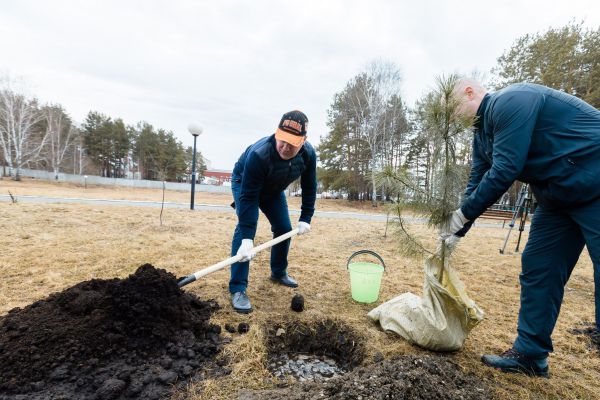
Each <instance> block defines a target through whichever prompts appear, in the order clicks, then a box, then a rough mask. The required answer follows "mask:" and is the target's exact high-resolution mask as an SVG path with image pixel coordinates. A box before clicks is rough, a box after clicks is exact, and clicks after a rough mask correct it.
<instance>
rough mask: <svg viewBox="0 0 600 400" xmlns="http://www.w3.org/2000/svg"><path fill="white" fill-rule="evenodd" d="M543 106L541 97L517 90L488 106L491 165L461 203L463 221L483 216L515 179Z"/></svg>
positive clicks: (519, 171) (522, 165) (525, 158)
mask: <svg viewBox="0 0 600 400" xmlns="http://www.w3.org/2000/svg"><path fill="white" fill-rule="evenodd" d="M543 105H544V96H543V95H542V94H540V93H534V92H529V91H519V90H516V91H511V92H506V93H503V94H501V95H500V96H498V98H497V99H496V101H495V102H494V103H491V104H490V105H489V107H490V109H489V110H488V111H487V112H486V114H487V113H491V114H490V116H489V118H491V121H490V122H491V124H488V125H489V126H491V129H492V135H493V140H494V142H493V143H494V144H493V153H492V166H491V168H490V169H489V170H488V171H487V172H486V173H485V174H484V175H483V177H482V178H481V181H480V182H479V185H477V187H476V188H475V189H474V190H473V192H472V193H471V194H470V195H469V197H468V198H467V199H466V200H465V201H464V202H463V205H462V207H461V210H462V212H463V214H464V216H465V217H466V218H467V219H469V220H474V219H475V218H477V217H479V216H480V215H481V214H483V212H484V211H485V210H486V209H487V208H488V207H489V206H491V205H492V204H494V202H495V201H496V200H497V199H498V198H499V197H500V196H502V194H504V192H506V191H507V190H508V188H509V187H510V185H512V183H513V182H514V181H515V180H516V179H517V177H518V176H519V174H520V173H521V171H522V170H523V167H524V166H525V161H526V160H527V153H528V152H529V145H530V143H531V135H532V134H533V130H534V128H535V124H536V121H537V116H538V114H539V111H540V109H541V108H542V106H543ZM485 118H488V116H487V115H486V117H485ZM485 122H486V121H484V123H485Z"/></svg>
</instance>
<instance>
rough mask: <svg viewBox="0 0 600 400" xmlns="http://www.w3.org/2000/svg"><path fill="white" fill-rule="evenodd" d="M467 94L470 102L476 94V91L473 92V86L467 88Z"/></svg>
mask: <svg viewBox="0 0 600 400" xmlns="http://www.w3.org/2000/svg"><path fill="white" fill-rule="evenodd" d="M465 94H466V95H467V98H468V99H469V100H472V99H473V95H474V94H475V91H474V90H473V88H472V87H471V86H467V87H466V88H465Z"/></svg>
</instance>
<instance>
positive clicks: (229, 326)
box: [225, 324, 236, 333]
mask: <svg viewBox="0 0 600 400" xmlns="http://www.w3.org/2000/svg"><path fill="white" fill-rule="evenodd" d="M225 330H226V331H227V332H229V333H235V332H236V329H235V326H233V325H232V324H225Z"/></svg>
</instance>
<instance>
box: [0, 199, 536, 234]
mask: <svg viewBox="0 0 600 400" xmlns="http://www.w3.org/2000/svg"><path fill="white" fill-rule="evenodd" d="M16 197H17V202H23V203H77V204H92V205H117V206H119V205H120V206H140V207H160V206H161V204H162V203H161V202H160V201H145V200H109V199H84V198H79V197H49V196H16ZM0 201H2V202H10V201H11V199H10V196H9V195H0ZM189 207H190V204H189V203H174V202H165V208H187V209H189ZM194 209H195V210H200V211H220V212H230V213H233V212H234V210H233V208H231V207H230V206H225V205H217V204H195V205H194ZM290 215H300V211H298V210H290ZM315 216H317V217H319V218H338V219H339V218H342V219H361V220H367V221H385V220H386V218H387V217H386V215H385V214H363V213H356V212H345V211H318V210H317V211H315ZM390 219H391V220H393V219H397V218H396V217H390ZM405 220H406V222H408V223H413V224H414V223H417V224H422V223H425V222H426V219H425V218H412V217H409V218H406V219H405ZM477 226H478V227H486V228H502V225H501V224H493V223H477ZM515 228H517V229H518V226H516V227H515ZM527 229H529V226H527Z"/></svg>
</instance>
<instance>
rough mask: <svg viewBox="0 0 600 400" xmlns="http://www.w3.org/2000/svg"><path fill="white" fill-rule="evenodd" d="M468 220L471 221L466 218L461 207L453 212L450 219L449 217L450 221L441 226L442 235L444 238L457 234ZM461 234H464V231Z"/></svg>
mask: <svg viewBox="0 0 600 400" xmlns="http://www.w3.org/2000/svg"><path fill="white" fill-rule="evenodd" d="M467 222H469V220H468V219H466V218H465V216H464V215H463V213H462V211H461V210H460V208H459V209H458V210H456V211H454V212H453V213H452V215H451V216H450V219H448V221H447V222H446V223H445V224H444V225H442V227H441V228H440V237H441V238H442V239H443V240H444V239H448V238H450V236H453V235H456V233H458V231H460V230H461V229H463V228H464V227H465V224H466V223H467ZM460 236H461V237H462V236H464V233H463V234H462V235H460ZM459 240H460V239H459ZM457 243H458V242H457Z"/></svg>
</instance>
